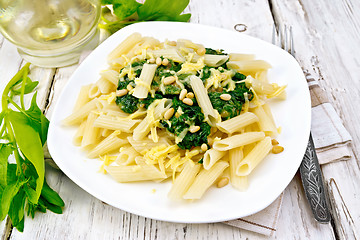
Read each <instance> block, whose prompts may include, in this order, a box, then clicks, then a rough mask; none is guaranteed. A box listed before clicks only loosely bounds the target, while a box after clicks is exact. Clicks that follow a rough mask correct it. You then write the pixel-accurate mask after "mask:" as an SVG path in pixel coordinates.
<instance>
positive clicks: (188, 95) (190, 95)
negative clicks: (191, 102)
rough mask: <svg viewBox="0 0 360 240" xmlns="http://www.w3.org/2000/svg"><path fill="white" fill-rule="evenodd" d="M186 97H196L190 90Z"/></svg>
mask: <svg viewBox="0 0 360 240" xmlns="http://www.w3.org/2000/svg"><path fill="white" fill-rule="evenodd" d="M186 97H187V98H193V97H194V93H192V92H189V93H188V94H186Z"/></svg>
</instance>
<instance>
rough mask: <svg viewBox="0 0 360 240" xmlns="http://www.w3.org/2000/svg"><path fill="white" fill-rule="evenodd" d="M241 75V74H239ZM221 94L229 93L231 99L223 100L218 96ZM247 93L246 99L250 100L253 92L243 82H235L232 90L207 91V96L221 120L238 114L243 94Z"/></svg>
mask: <svg viewBox="0 0 360 240" xmlns="http://www.w3.org/2000/svg"><path fill="white" fill-rule="evenodd" d="M241 75H242V74H241ZM221 94H230V95H231V99H230V100H228V101H224V100H222V99H221V98H220V95H221ZM244 94H247V95H248V100H249V101H251V99H252V98H253V94H252V92H251V90H250V89H249V88H247V87H246V85H245V83H244V82H243V83H237V84H236V87H235V89H234V91H229V92H227V91H223V92H209V94H208V95H209V98H210V101H211V104H212V105H213V107H214V108H215V109H216V110H217V111H218V112H219V114H220V116H221V119H222V120H223V121H225V120H227V119H230V118H233V117H236V116H237V115H239V114H240V112H241V109H242V105H243V104H244V103H245V96H244Z"/></svg>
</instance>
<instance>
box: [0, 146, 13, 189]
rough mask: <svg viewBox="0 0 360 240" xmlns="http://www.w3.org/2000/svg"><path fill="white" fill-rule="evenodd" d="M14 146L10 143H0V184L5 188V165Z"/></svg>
mask: <svg viewBox="0 0 360 240" xmlns="http://www.w3.org/2000/svg"><path fill="white" fill-rule="evenodd" d="M13 151H14V148H13V147H12V146H11V145H10V144H5V143H0V186H1V187H2V188H5V186H6V184H7V166H8V159H9V156H10V154H11V153H12V152H13Z"/></svg>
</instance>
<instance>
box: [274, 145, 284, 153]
mask: <svg viewBox="0 0 360 240" xmlns="http://www.w3.org/2000/svg"><path fill="white" fill-rule="evenodd" d="M282 151H284V147H282V146H273V148H272V150H271V152H272V153H274V154H278V153H281V152H282Z"/></svg>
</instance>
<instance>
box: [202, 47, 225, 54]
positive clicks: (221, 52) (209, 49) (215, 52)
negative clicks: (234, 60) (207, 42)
mask: <svg viewBox="0 0 360 240" xmlns="http://www.w3.org/2000/svg"><path fill="white" fill-rule="evenodd" d="M205 50H206V51H205V54H213V55H227V54H226V53H224V49H219V50H215V49H212V48H205Z"/></svg>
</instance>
